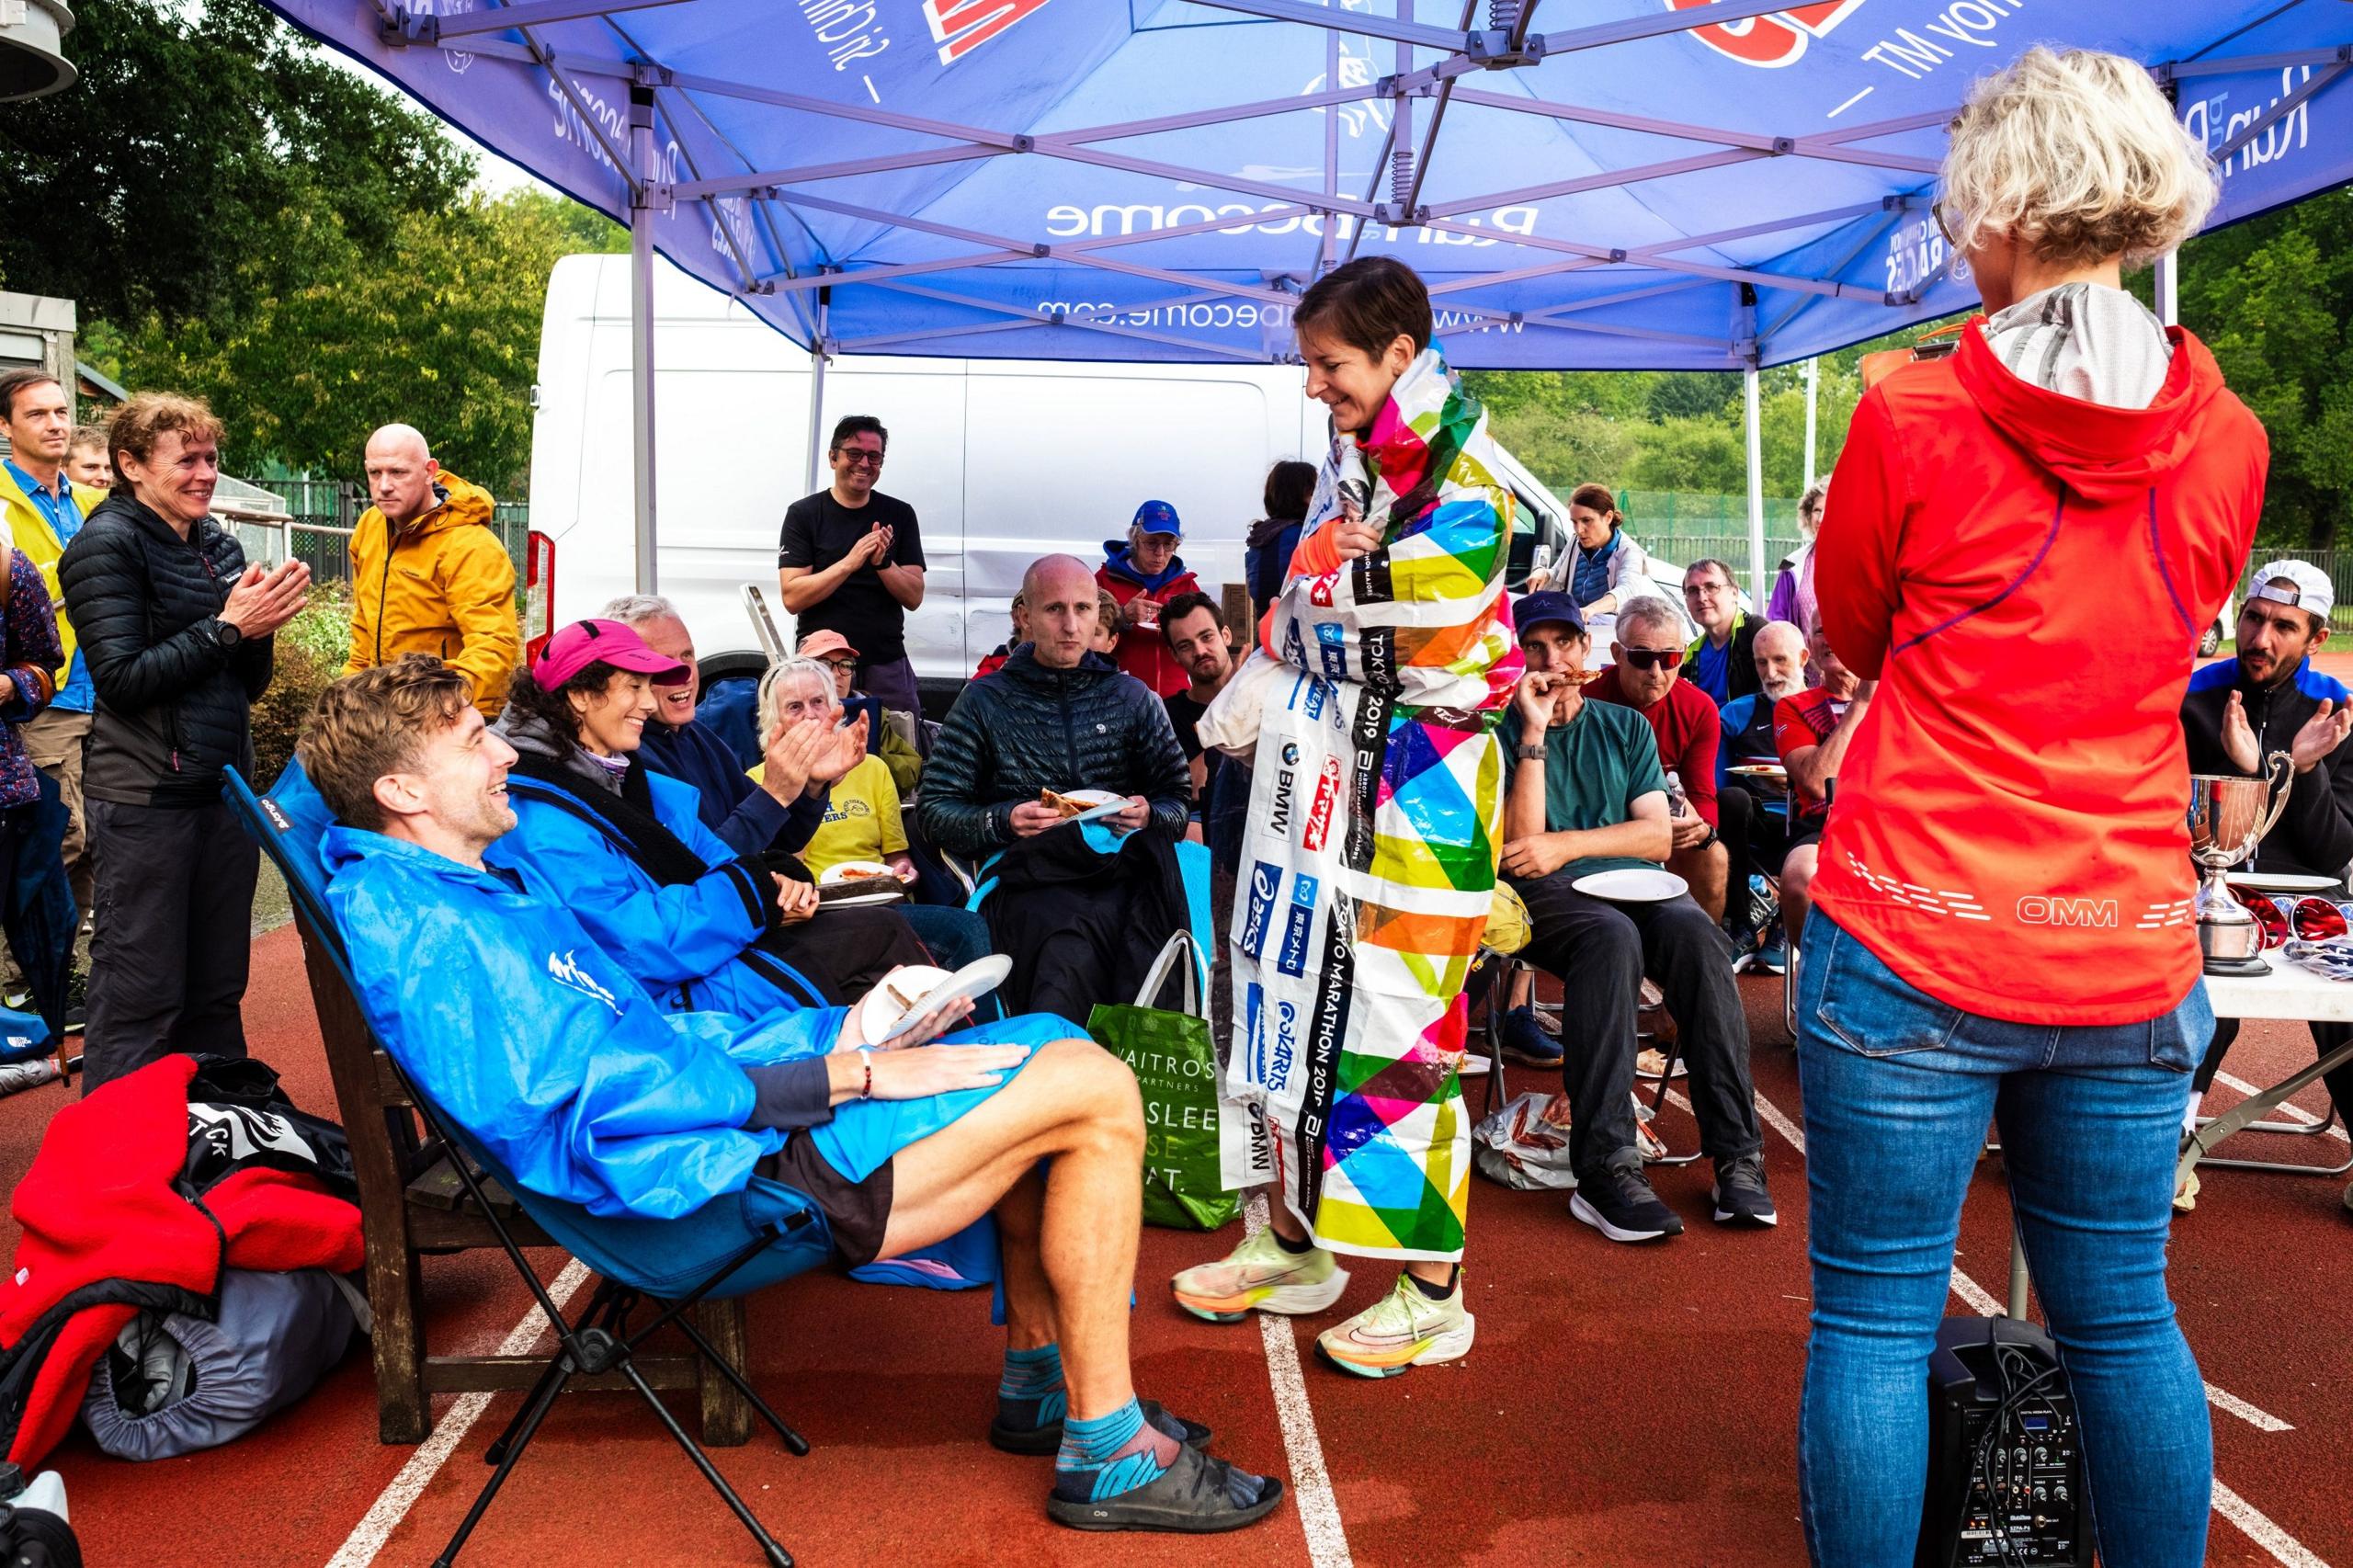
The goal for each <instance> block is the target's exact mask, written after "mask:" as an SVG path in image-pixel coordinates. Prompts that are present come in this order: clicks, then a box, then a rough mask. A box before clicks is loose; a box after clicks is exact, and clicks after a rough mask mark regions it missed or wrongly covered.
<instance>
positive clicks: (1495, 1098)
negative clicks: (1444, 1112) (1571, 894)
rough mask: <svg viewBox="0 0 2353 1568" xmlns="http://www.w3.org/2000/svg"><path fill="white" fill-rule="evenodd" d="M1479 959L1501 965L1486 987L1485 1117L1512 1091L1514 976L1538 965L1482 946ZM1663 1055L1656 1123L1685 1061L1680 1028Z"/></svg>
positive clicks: (1674, 1160) (1547, 1007)
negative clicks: (1507, 1040) (1507, 1021)
mask: <svg viewBox="0 0 2353 1568" xmlns="http://www.w3.org/2000/svg"><path fill="white" fill-rule="evenodd" d="M1479 958H1480V961H1481V962H1482V963H1487V962H1493V963H1495V964H1496V965H1497V966H1498V967H1497V969H1496V970H1495V979H1494V980H1493V981H1492V982H1491V983H1489V985H1488V989H1487V1028H1486V1035H1487V1092H1486V1096H1485V1097H1484V1098H1483V1099H1482V1100H1481V1101H1480V1108H1479V1114H1480V1115H1481V1117H1483V1118H1484V1117H1487V1116H1492V1115H1494V1114H1495V1107H1496V1106H1498V1105H1503V1104H1508V1103H1509V1101H1510V1098H1511V1096H1510V1092H1509V1090H1508V1089H1507V1088H1506V1085H1505V1084H1504V1028H1503V1016H1504V1014H1505V1013H1506V1011H1507V1010H1508V1008H1507V1006H1506V1004H1507V1003H1508V1002H1509V1001H1510V998H1511V983H1512V980H1513V977H1514V976H1516V975H1518V974H1520V973H1522V972H1526V973H1529V974H1531V975H1532V974H1533V973H1535V971H1536V966H1535V965H1534V964H1531V963H1529V961H1528V960H1525V959H1522V958H1518V957H1514V956H1512V955H1509V954H1505V953H1498V952H1496V951H1495V950H1494V949H1480V954H1479ZM1563 1005H1564V1004H1560V1003H1552V1002H1531V1003H1530V1006H1534V1007H1535V1008H1537V1009H1538V1010H1539V1011H1542V1012H1552V1013H1558V1012H1559V1011H1560V1010H1561V1007H1562V1006H1563ZM1643 1039H1644V1037H1643V1035H1641V1034H1637V1035H1636V1036H1635V1037H1634V1045H1635V1049H1636V1050H1637V1051H1640V1049H1641V1047H1642V1042H1643ZM1664 1054H1665V1057H1666V1071H1665V1072H1664V1073H1662V1074H1659V1079H1658V1087H1657V1088H1656V1089H1654V1091H1652V1094H1651V1116H1652V1118H1653V1119H1654V1122H1655V1119H1656V1118H1657V1116H1658V1113H1659V1111H1660V1110H1662V1109H1663V1108H1665V1105H1666V1091H1667V1088H1668V1086H1669V1085H1672V1084H1673V1083H1674V1082H1675V1069H1676V1068H1677V1065H1679V1064H1680V1063H1681V1062H1682V1061H1683V1039H1682V1031H1681V1030H1679V1029H1678V1030H1677V1034H1676V1038H1675V1039H1674V1040H1669V1041H1668V1042H1667V1044H1666V1046H1665V1049H1664ZM1638 1092H1639V1091H1638ZM1659 1146H1660V1147H1661V1148H1665V1146H1666V1140H1665V1139H1664V1138H1661V1139H1659ZM1701 1153H1702V1151H1700V1150H1698V1149H1694V1150H1692V1151H1691V1153H1688V1154H1674V1153H1668V1154H1661V1155H1660V1156H1659V1157H1658V1158H1656V1159H1654V1160H1647V1159H1646V1160H1644V1161H1643V1164H1644V1165H1665V1166H1669V1167H1673V1166H1677V1165H1692V1164H1694V1163H1696V1162H1697V1161H1698V1160H1699V1157H1700V1154H1701Z"/></svg>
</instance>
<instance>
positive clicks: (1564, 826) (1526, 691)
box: [1503, 593, 1779, 1242]
mask: <svg viewBox="0 0 2353 1568" xmlns="http://www.w3.org/2000/svg"><path fill="white" fill-rule="evenodd" d="M1513 619H1514V621H1515V623H1516V624H1517V625H1518V629H1519V643H1520V648H1521V651H1522V652H1523V653H1526V655H1527V657H1528V673H1527V675H1526V676H1523V677H1522V678H1521V680H1520V685H1519V689H1518V692H1517V693H1515V694H1514V696H1513V698H1512V707H1511V714H1510V716H1509V717H1508V718H1507V719H1506V721H1505V725H1504V734H1505V738H1506V741H1507V742H1508V743H1509V744H1510V748H1511V754H1512V758H1513V760H1512V777H1511V785H1510V793H1509V794H1508V796H1506V800H1505V802H1504V853H1503V870H1504V875H1505V876H1506V879H1508V880H1509V881H1510V882H1511V885H1512V886H1513V887H1514V888H1515V889H1516V890H1517V891H1518V893H1519V896H1520V898H1521V900H1522V901H1523V902H1525V903H1527V905H1528V914H1529V924H1530V926H1531V927H1532V929H1533V935H1532V937H1530V939H1529V944H1528V947H1527V949H1525V951H1524V953H1523V954H1522V956H1523V957H1525V958H1526V959H1527V960H1529V962H1530V963H1533V964H1535V965H1536V966H1537V967H1538V968H1540V969H1543V970H1546V971H1550V972H1551V973H1552V974H1555V975H1557V976H1559V977H1560V980H1561V983H1562V990H1563V995H1564V996H1565V997H1567V999H1568V1000H1567V1001H1566V1003H1565V1004H1564V1005H1563V1007H1562V1009H1561V1045H1562V1049H1563V1059H1562V1077H1563V1082H1564V1083H1565V1085H1566V1087H1567V1089H1568V1094H1569V1108H1570V1114H1569V1159H1570V1164H1571V1166H1572V1168H1573V1169H1574V1171H1575V1173H1576V1176H1577V1190H1576V1193H1575V1195H1574V1197H1573V1198H1571V1199H1570V1200H1569V1212H1570V1213H1571V1214H1572V1215H1574V1216H1575V1217H1576V1218H1577V1219H1578V1220H1580V1221H1584V1222H1585V1223H1586V1224H1588V1225H1591V1226H1592V1227H1593V1228H1594V1229H1595V1230H1597V1231H1599V1232H1600V1233H1602V1234H1603V1235H1605V1236H1607V1237H1608V1238H1609V1239H1610V1240H1611V1241H1614V1242H1643V1241H1655V1240H1657V1239H1658V1238H1660V1237H1663V1236H1671V1235H1679V1234H1681V1233H1682V1230H1683V1221H1681V1220H1680V1219H1678V1218H1677V1216H1676V1213H1675V1211H1674V1210H1671V1209H1669V1208H1668V1207H1667V1206H1666V1205H1665V1203H1663V1202H1661V1201H1660V1200H1659V1197H1658V1194H1657V1193H1656V1192H1654V1190H1652V1187H1651V1185H1650V1182H1649V1180H1648V1179H1647V1178H1646V1177H1645V1176H1643V1156H1642V1150H1641V1148H1640V1147H1639V1145H1638V1144H1637V1143H1636V1142H1635V1126H1634V1114H1633V1101H1632V1095H1633V1087H1634V1052H1635V1049H1636V1048H1635V1040H1634V1015H1635V1010H1636V1007H1637V1006H1638V1004H1639V1001H1640V995H1641V991H1642V983H1643V975H1644V974H1646V973H1647V974H1649V975H1650V976H1651V977H1652V978H1654V979H1655V980H1656V981H1657V982H1658V983H1659V988H1660V989H1661V990H1662V991H1664V992H1665V994H1666V1005H1667V1010H1668V1011H1669V1012H1671V1013H1672V1014H1674V1016H1675V1019H1676V1023H1677V1026H1678V1028H1679V1029H1680V1031H1681V1040H1682V1042H1683V1059H1684V1060H1685V1061H1686V1062H1688V1063H1689V1064H1690V1070H1691V1080H1690V1090H1691V1106H1692V1109H1693V1112H1694V1113H1695V1114H1696V1116H1697V1117H1698V1119H1699V1143H1700V1147H1701V1148H1702V1149H1704V1150H1705V1151H1706V1152H1707V1153H1708V1155H1709V1156H1710V1157H1711V1159H1712V1160H1713V1161H1714V1162H1715V1174H1716V1181H1715V1187H1714V1189H1713V1191H1712V1193H1711V1199H1712V1202H1711V1208H1712V1210H1713V1213H1714V1216H1715V1219H1716V1221H1717V1222H1718V1223H1720V1224H1748V1225H1770V1224H1773V1223H1775V1222H1776V1221H1777V1220H1778V1218H1779V1216H1778V1215H1777V1214H1776V1213H1775V1211H1774V1209H1773V1199H1772V1195H1771V1194H1770V1193H1769V1192H1768V1190H1767V1189H1766V1185H1765V1153H1764V1150H1765V1139H1764V1134H1763V1132H1762V1131H1760V1130H1759V1128H1758V1126H1757V1121H1756V1093H1755V1091H1754V1090H1753V1089H1752V1088H1751V1086H1750V1085H1749V1081H1748V1023H1747V1020H1746V1018H1745V1017H1744V1016H1743V1015H1742V1012H1741V1007H1740V996H1739V993H1738V992H1737V991H1736V990H1735V989H1734V987H1733V979H1732V963H1731V958H1732V955H1731V952H1730V949H1728V948H1727V946H1726V944H1725V941H1724V936H1723V933H1722V930H1720V929H1719V928H1718V927H1717V926H1716V923H1715V922H1714V921H1712V920H1711V919H1709V918H1708V915H1707V912H1706V911H1704V910H1702V909H1701V908H1700V907H1699V905H1698V904H1697V903H1693V902H1692V900H1691V897H1690V895H1689V893H1688V892H1680V893H1677V894H1676V895H1675V896H1674V897H1672V898H1667V899H1659V900H1649V899H1645V900H1639V901H1636V900H1624V901H1612V900H1608V899H1602V898H1597V897H1595V896H1593V895H1592V894H1590V893H1586V892H1579V891H1578V890H1577V888H1576V887H1575V886H1574V883H1575V882H1576V881H1577V880H1578V879H1580V878H1582V877H1586V876H1589V875H1591V874H1592V873H1594V872H1596V871H1602V870H1610V869H1619V868H1628V867H1643V868H1648V869H1654V870H1656V869H1659V868H1660V865H1661V863H1662V862H1663V861H1665V858H1666V857H1667V854H1668V851H1669V850H1670V848H1671V847H1672V837H1673V835H1672V831H1671V829H1670V828H1669V826H1668V823H1667V802H1666V776H1665V773H1664V772H1663V771H1662V770H1661V769H1660V767H1659V760H1658V740H1657V737H1656V736H1655V735H1654V733H1652V730H1651V727H1650V724H1649V723H1648V722H1647V721H1645V720H1644V719H1643V716H1642V715H1641V714H1640V713H1638V712H1636V711H1635V710H1632V709H1631V708H1625V707H1620V706H1619V705H1616V704H1613V703H1607V702H1588V701H1586V698H1585V689H1584V680H1585V679H1586V678H1587V677H1586V675H1585V656H1586V629H1585V620H1584V618H1583V617H1582V616H1580V615H1579V614H1578V612H1577V608H1576V605H1575V603H1574V601H1573V600H1572V599H1570V598H1569V597H1568V596H1567V595H1565V594H1553V593H1540V594H1530V595H1529V596H1528V597H1526V598H1525V599H1522V600H1521V601H1520V602H1519V604H1518V607H1517V609H1516V611H1515V614H1514V617H1513Z"/></svg>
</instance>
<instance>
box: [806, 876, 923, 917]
mask: <svg viewBox="0 0 2353 1568" xmlns="http://www.w3.org/2000/svg"><path fill="white" fill-rule="evenodd" d="M838 885H839V889H840V891H838V892H836V891H835V889H834V888H820V889H818V890H817V894H818V896H819V897H820V898H822V899H824V903H820V904H819V905H818V906H817V907H818V909H820V910H821V911H822V910H827V909H864V908H866V907H867V906H868V905H870V904H876V903H904V902H905V901H906V897H907V895H906V892H905V891H904V889H902V888H901V887H900V886H899V884H898V882H897V881H896V880H895V879H894V880H893V881H892V883H891V885H890V886H889V887H884V888H876V889H875V890H874V891H873V892H853V891H851V890H853V889H855V888H857V887H858V886H859V885H860V884H858V883H857V882H844V883H841V884H838Z"/></svg>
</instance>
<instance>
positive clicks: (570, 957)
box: [548, 948, 621, 1017]
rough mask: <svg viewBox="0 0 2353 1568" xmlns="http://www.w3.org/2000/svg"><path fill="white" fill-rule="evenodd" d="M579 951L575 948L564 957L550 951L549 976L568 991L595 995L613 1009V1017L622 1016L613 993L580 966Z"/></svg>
mask: <svg viewBox="0 0 2353 1568" xmlns="http://www.w3.org/2000/svg"><path fill="white" fill-rule="evenodd" d="M579 951H580V949H577V948H574V949H571V950H570V951H568V952H566V953H565V954H564V955H563V957H562V958H558V957H556V956H555V955H554V954H553V953H550V954H549V955H548V978H549V979H550V980H552V981H554V982H555V983H557V984H558V985H561V986H563V988H564V989H565V990H567V991H577V992H579V993H580V994H582V995H583V996H593V997H595V998H596V999H597V1001H599V1002H602V1003H603V1004H604V1005H605V1006H608V1007H610V1008H611V1009H612V1010H613V1017H620V1012H621V1009H620V1004H619V1003H617V1002H615V1001H614V1000H613V994H612V993H611V992H609V991H608V990H606V989H605V988H604V987H603V986H601V985H599V984H597V980H596V977H595V976H594V975H591V974H590V973H589V972H588V971H586V970H585V969H582V968H581V967H580V960H579Z"/></svg>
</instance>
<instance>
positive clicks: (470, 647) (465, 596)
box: [343, 469, 523, 719]
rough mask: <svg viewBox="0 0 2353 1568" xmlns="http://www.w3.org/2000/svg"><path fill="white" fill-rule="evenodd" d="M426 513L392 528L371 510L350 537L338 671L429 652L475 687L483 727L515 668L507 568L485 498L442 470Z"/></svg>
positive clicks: (519, 641) (502, 702)
mask: <svg viewBox="0 0 2353 1568" xmlns="http://www.w3.org/2000/svg"><path fill="white" fill-rule="evenodd" d="M433 496H434V505H433V506H432V507H431V508H430V509H429V510H427V511H426V514H425V515H424V516H423V517H418V518H416V519H415V521H413V522H410V523H408V524H406V525H404V527H401V528H392V526H391V525H390V524H389V523H387V522H386V520H385V517H384V514H383V512H382V511H381V509H379V508H377V507H374V506H370V507H369V508H368V510H367V511H365V512H363V513H361V514H360V517H359V524H358V527H357V528H353V529H352V531H351V657H350V658H349V659H348V660H347V661H346V662H345V665H344V667H343V673H344V674H346V675H351V674H354V673H355V672H357V671H359V670H364V669H368V668H370V667H371V666H373V665H385V664H390V663H392V661H393V660H394V659H397V658H399V657H400V656H401V655H402V654H404V653H433V654H436V655H438V656H439V657H440V658H442V659H443V660H446V661H447V662H448V663H449V665H452V666H453V667H455V668H456V669H458V670H459V671H460V672H461V673H462V674H463V675H464V676H465V677H466V679H467V681H468V682H469V683H471V684H472V687H473V694H474V706H475V707H477V708H479V709H481V710H482V711H483V717H484V718H486V719H495V718H496V717H498V710H500V709H501V708H503V707H505V706H506V683H507V681H508V680H509V679H510V678H511V677H512V676H514V674H515V666H516V665H518V664H520V663H522V662H523V637H522V632H521V631H520V629H519V628H518V626H517V620H516V615H515V562H513V561H512V560H510V559H508V557H507V554H506V545H505V544H503V543H501V542H500V541H499V538H498V534H497V531H496V530H495V529H494V528H492V527H491V521H492V517H493V515H494V504H493V502H492V500H491V495H490V492H489V491H487V490H484V489H483V487H482V486H481V485H479V484H469V483H466V482H465V481H464V480H462V479H460V478H459V477H458V476H457V475H456V474H454V473H451V472H449V471H448V470H446V469H444V470H443V471H442V472H441V474H440V477H439V478H438V480H437V481H436V482H435V483H434V486H433Z"/></svg>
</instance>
